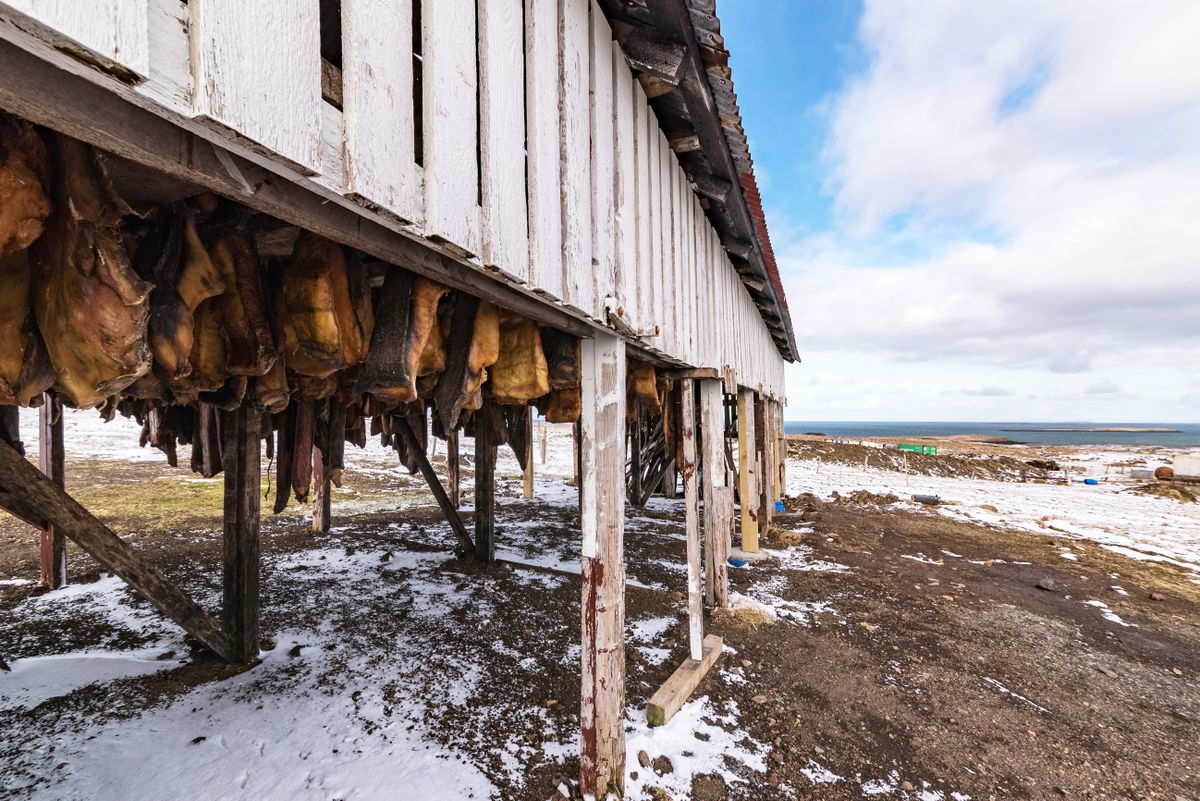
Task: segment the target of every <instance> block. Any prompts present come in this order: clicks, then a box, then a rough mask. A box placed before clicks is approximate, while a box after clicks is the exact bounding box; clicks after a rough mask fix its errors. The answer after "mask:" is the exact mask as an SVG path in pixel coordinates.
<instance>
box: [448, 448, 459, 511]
mask: <svg viewBox="0 0 1200 801" xmlns="http://www.w3.org/2000/svg"><path fill="white" fill-rule="evenodd" d="M458 468H459V461H458V430H457V429H456V430H454V431H451V432H450V433H448V434H446V484H447V485H448V487H447V490H446V494H447V496H449V497H448V499H449V501H450V505H451V506H452V507H454V508H455V509H458V501H459V498H458V489H459V469H458Z"/></svg>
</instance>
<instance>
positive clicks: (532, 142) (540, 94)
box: [525, 0, 563, 299]
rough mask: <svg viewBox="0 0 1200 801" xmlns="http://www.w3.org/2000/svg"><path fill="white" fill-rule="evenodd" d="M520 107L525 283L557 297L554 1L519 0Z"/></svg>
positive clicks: (558, 178)
mask: <svg viewBox="0 0 1200 801" xmlns="http://www.w3.org/2000/svg"><path fill="white" fill-rule="evenodd" d="M525 109H526V115H527V116H526V132H527V140H528V148H529V155H528V159H527V168H528V181H529V189H528V195H529V238H530V246H529V284H530V286H531V287H533V288H534V289H536V290H537V291H539V292H541V293H542V294H545V295H547V296H549V297H552V298H555V299H561V298H562V296H563V271H562V199H561V196H560V194H559V184H560V182H561V173H560V169H561V165H560V161H559V160H560V158H561V152H560V147H559V141H560V138H559V130H558V2H557V0H525Z"/></svg>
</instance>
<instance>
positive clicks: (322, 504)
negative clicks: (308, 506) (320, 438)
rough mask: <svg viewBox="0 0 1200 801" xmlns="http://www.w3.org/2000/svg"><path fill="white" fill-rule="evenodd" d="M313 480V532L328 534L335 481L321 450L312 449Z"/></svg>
mask: <svg viewBox="0 0 1200 801" xmlns="http://www.w3.org/2000/svg"><path fill="white" fill-rule="evenodd" d="M312 475H313V477H312V480H313V511H312V516H313V519H312V530H313V531H314V532H316V533H318V534H328V533H329V525H330V513H331V507H332V498H331V497H330V496H331V494H332V493H331V490H332V488H333V481H332V480H330V477H329V470H328V469H326V465H325V457H324V456H323V455H322V454H321V449H320V448H318V447H315V446H314V447H313V449H312Z"/></svg>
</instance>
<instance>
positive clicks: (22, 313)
mask: <svg viewBox="0 0 1200 801" xmlns="http://www.w3.org/2000/svg"><path fill="white" fill-rule="evenodd" d="M29 285H30V273H29V261H28V258H27V254H26V253H25V252H24V251H22V252H18V253H10V254H8V255H6V256H0V287H3V288H4V289H3V291H2V292H0V405H6V406H11V405H14V404H18V405H21V406H28V405H29V404H30V402H31V401H32V400H33V399H34V398H35V397H37V396H38V395H40V394H41V393H42V392H44V391H45V390H47V389H49V388H50V387H52V386H53V385H54V380H55V376H54V368H53V367H52V366H51V364H50V359H49V356H48V355H47V353H46V346H45V343H43V342H42V336H41V334H40V333H38V330H37V326H36V325H35V324H34V322H33V318H32V316H31V315H30V309H29V299H30V298H29Z"/></svg>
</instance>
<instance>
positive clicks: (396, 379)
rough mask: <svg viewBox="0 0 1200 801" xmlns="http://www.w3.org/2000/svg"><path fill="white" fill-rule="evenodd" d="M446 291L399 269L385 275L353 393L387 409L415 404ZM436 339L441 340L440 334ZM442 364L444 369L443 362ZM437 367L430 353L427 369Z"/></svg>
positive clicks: (435, 359)
mask: <svg viewBox="0 0 1200 801" xmlns="http://www.w3.org/2000/svg"><path fill="white" fill-rule="evenodd" d="M449 291H450V290H449V289H448V288H447V287H445V286H442V285H441V284H439V283H436V282H434V281H430V280H429V279H427V278H422V277H418V276H413V275H412V274H411V273H408V272H406V271H404V270H397V269H392V270H389V271H388V273H387V276H386V278H385V279H384V283H383V293H382V295H381V296H380V300H379V315H380V316H379V320H378V325H377V326H376V331H375V335H374V337H373V338H372V340H371V350H370V353H368V354H367V363H366V365H365V366H364V367H363V372H362V375H360V376H359V378H358V381H357V382H356V383H355V386H354V388H355V391H357V392H366V393H369V394H370V395H372V396H373V397H374V398H375V399H376V400H378V401H380V402H381V403H383V404H384V405H386V406H388V407H395V406H398V405H400V404H402V403H411V402H412V401H414V400H416V399H417V377H418V376H419V375H421V374H422V373H421V368H422V361H423V359H422V357H423V356H424V355H425V350H426V345H427V344H428V343H429V340H430V337H431V334H432V332H433V330H434V329H435V328H437V327H438V303H439V302H440V301H441V299H442V296H443V295H445V294H446V293H447V292H449ZM437 336H438V337H439V338H440V337H441V331H438V333H437ZM435 348H436V341H435ZM441 361H442V367H443V368H444V366H445V362H444V358H443V359H442V360H441ZM437 362H438V358H437V353H431V354H429V356H428V364H426V365H425V366H426V368H427V370H428V371H430V372H432V371H433V370H434V369H435V368H437Z"/></svg>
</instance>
